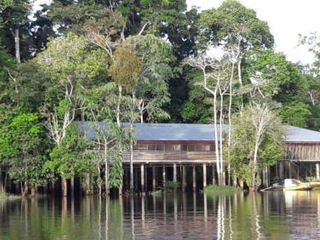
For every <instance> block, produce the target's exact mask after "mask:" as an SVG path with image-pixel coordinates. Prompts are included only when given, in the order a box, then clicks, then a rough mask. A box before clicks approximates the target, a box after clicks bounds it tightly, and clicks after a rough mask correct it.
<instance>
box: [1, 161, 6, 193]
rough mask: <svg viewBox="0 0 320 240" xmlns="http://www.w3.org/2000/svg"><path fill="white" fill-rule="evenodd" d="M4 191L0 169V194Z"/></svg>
mask: <svg viewBox="0 0 320 240" xmlns="http://www.w3.org/2000/svg"><path fill="white" fill-rule="evenodd" d="M4 191H5V190H4V183H3V175H2V169H1V167H0V193H3V192H4Z"/></svg>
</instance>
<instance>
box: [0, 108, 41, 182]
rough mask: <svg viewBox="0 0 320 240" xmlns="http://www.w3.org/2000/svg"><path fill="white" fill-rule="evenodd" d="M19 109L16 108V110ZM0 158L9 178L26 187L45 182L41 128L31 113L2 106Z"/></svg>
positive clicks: (36, 118)
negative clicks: (7, 169)
mask: <svg viewBox="0 0 320 240" xmlns="http://www.w3.org/2000/svg"><path fill="white" fill-rule="evenodd" d="M17 110H18V109H17ZM2 113H3V114H4V117H3V118H2V125H1V141H0V159H1V162H2V164H3V165H5V166H7V167H8V168H9V175H10V177H11V178H12V179H13V180H14V181H16V182H23V183H25V184H27V185H29V186H38V185H41V184H43V183H44V181H45V175H44V171H43V165H44V160H45V158H44V157H45V154H44V153H45V152H44V151H45V147H46V144H45V141H44V135H43V133H44V129H43V128H42V126H41V125H40V124H39V117H38V116H37V114H34V113H27V112H22V111H19V110H18V111H17V112H10V110H6V109H2Z"/></svg>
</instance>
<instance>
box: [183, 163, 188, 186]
mask: <svg viewBox="0 0 320 240" xmlns="http://www.w3.org/2000/svg"><path fill="white" fill-rule="evenodd" d="M186 175H187V171H186V166H184V165H183V166H182V191H183V192H184V191H185V190H186V186H187V176H186Z"/></svg>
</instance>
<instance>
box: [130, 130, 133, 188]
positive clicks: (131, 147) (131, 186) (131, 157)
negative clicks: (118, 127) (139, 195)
mask: <svg viewBox="0 0 320 240" xmlns="http://www.w3.org/2000/svg"><path fill="white" fill-rule="evenodd" d="M131 128H132V124H131ZM130 192H131V193H133V141H132V140H130Z"/></svg>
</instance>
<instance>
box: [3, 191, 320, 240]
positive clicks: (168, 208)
mask: <svg viewBox="0 0 320 240" xmlns="http://www.w3.org/2000/svg"><path fill="white" fill-rule="evenodd" d="M5 226H6V227H5ZM4 227H5V228H4ZM319 227H320V192H309V193H298V194H292V193H289V194H287V193H282V192H278V193H263V194H252V193H250V194H243V193H240V194H236V195H231V196H229V195H227V196H215V197H212V196H211V197H210V196H206V195H205V194H192V195H183V194H182V193H179V192H172V193H167V194H165V195H160V196H150V197H148V196H145V197H123V199H120V200H112V199H109V198H104V197H100V198H95V197H86V198H81V199H76V198H68V199H67V198H65V199H61V198H59V199H45V198H44V199H26V200H23V201H20V200H19V201H15V202H6V203H2V202H0V239H26V240H29V239H48V240H51V239H77V240H82V239H86V240H87V239H119V240H120V239H157V238H158V239H159V238H162V239H166V238H170V239H174V238H182V237H184V238H186V239H189V238H199V239H208V238H209V239H212V238H213V239H289V238H290V237H291V238H294V237H296V238H298V237H302V236H303V234H304V235H306V234H310V236H311V237H310V238H313V239H319V238H318V237H319V234H320V232H319V230H318V229H319ZM4 234H5V235H4ZM317 234H318V235H317ZM26 236H30V238H29V239H28V238H27V237H26ZM31 236H32V237H31ZM297 236H298V237H297Z"/></svg>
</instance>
